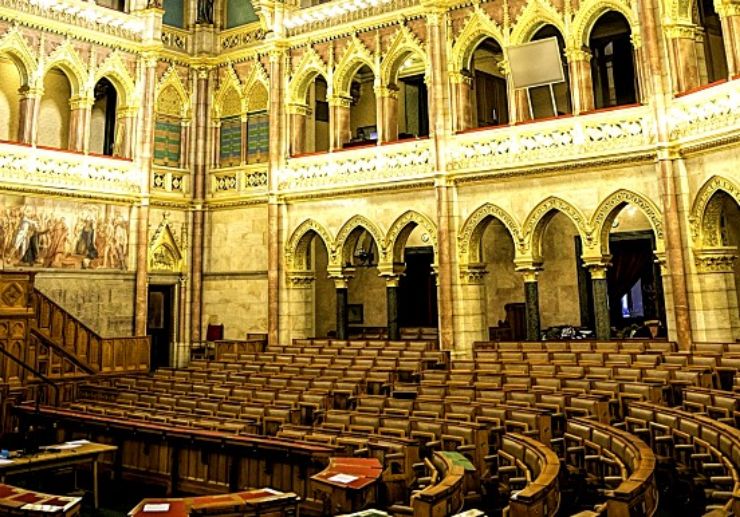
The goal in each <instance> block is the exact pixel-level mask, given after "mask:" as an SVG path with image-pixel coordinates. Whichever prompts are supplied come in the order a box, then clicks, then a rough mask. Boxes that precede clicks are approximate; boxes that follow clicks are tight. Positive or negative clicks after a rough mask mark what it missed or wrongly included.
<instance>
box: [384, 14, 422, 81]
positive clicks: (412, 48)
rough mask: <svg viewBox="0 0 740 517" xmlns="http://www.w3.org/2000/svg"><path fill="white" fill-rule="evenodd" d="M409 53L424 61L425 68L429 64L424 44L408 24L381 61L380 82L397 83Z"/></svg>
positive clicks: (399, 32) (397, 34)
mask: <svg viewBox="0 0 740 517" xmlns="http://www.w3.org/2000/svg"><path fill="white" fill-rule="evenodd" d="M409 55H413V56H416V57H417V58H419V59H420V60H421V61H422V62H424V69H425V70H426V69H427V68H428V66H429V63H428V60H427V56H426V52H425V51H424V47H423V44H422V43H421V42H420V41H419V38H417V37H416V36H415V35H414V34H413V32H411V30H409V28H408V27H406V25H402V26H401V28H400V30H399V31H398V32H397V33H396V36H395V38H393V42H392V43H391V45H390V47H389V48H388V50H387V51H386V53H385V58H383V61H382V62H381V63H380V82H381V84H383V85H389V84H395V82H396V81H397V80H398V70H399V68H400V67H401V66H402V65H403V63H404V62H405V60H406V59H408V56H409Z"/></svg>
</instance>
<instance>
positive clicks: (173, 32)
mask: <svg viewBox="0 0 740 517" xmlns="http://www.w3.org/2000/svg"><path fill="white" fill-rule="evenodd" d="M189 40H190V33H189V32H188V31H186V30H184V29H178V28H176V27H171V26H169V25H164V26H162V44H163V45H164V46H165V47H166V48H168V49H170V50H177V51H179V52H187V51H188V47H189V45H188V42H189Z"/></svg>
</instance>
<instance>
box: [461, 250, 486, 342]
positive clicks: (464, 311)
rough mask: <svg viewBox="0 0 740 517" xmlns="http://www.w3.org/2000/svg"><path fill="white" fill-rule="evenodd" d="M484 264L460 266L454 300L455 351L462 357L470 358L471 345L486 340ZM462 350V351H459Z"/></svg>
mask: <svg viewBox="0 0 740 517" xmlns="http://www.w3.org/2000/svg"><path fill="white" fill-rule="evenodd" d="M486 274H488V271H486V267H485V264H468V265H462V266H460V284H459V293H460V296H459V297H458V299H456V300H455V314H456V315H459V321H456V327H457V335H456V341H457V342H456V349H457V352H458V353H459V354H461V355H462V356H463V357H472V352H473V343H474V342H476V341H486V340H487V339H488V306H487V303H486V285H485V276H486ZM461 348H462V350H461Z"/></svg>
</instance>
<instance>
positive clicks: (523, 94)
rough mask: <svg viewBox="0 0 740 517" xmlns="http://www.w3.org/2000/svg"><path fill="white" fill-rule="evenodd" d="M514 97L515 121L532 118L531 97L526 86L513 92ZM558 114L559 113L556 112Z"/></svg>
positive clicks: (524, 120)
mask: <svg viewBox="0 0 740 517" xmlns="http://www.w3.org/2000/svg"><path fill="white" fill-rule="evenodd" d="M511 95H513V97H514V113H512V115H514V118H512V121H513V122H526V121H528V120H532V118H533V117H532V114H531V113H530V112H529V99H528V96H527V90H526V88H519V89H518V90H514V91H513V92H511ZM556 115H557V113H556Z"/></svg>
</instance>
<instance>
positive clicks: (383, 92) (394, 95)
mask: <svg viewBox="0 0 740 517" xmlns="http://www.w3.org/2000/svg"><path fill="white" fill-rule="evenodd" d="M373 89H374V90H375V96H376V97H382V98H389V99H398V88H395V87H393V86H375V87H374V88H373Z"/></svg>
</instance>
